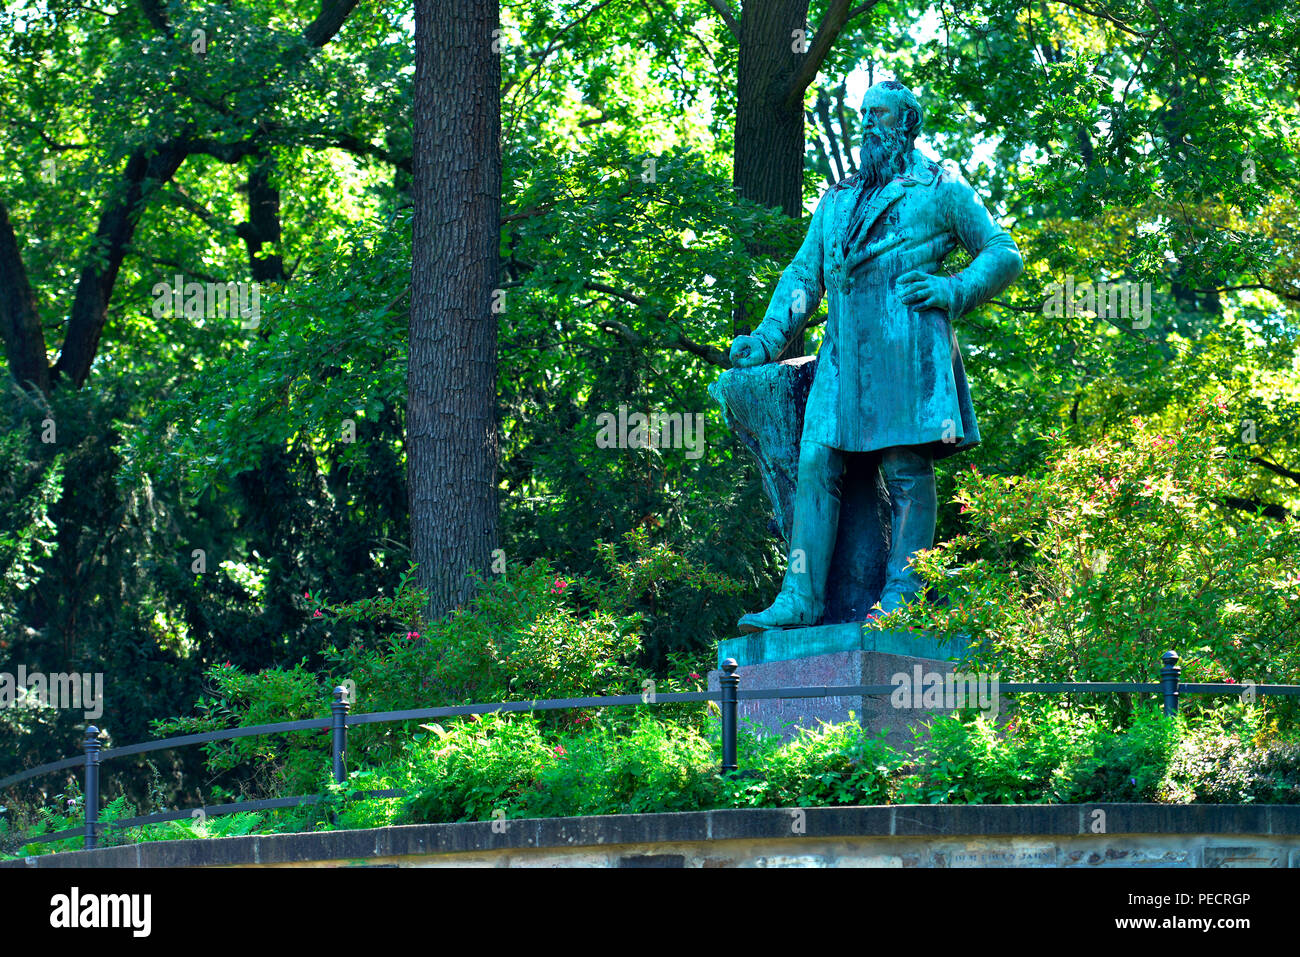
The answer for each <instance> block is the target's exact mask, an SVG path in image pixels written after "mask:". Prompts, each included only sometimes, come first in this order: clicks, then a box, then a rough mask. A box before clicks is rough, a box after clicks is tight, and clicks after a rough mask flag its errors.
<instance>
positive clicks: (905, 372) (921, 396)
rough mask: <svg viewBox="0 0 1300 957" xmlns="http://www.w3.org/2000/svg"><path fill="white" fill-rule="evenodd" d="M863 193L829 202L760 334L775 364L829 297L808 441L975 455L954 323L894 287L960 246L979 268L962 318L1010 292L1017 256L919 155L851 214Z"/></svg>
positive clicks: (958, 308)
mask: <svg viewBox="0 0 1300 957" xmlns="http://www.w3.org/2000/svg"><path fill="white" fill-rule="evenodd" d="M861 193H862V187H861V177H860V176H852V177H849V178H848V179H846V180H844V181H842V182H840V183H838V184H836V185H835V186H833V187H831V188H830V189H829V190H827V191H826V193H825V195H823V196H822V198H821V201H820V202H819V203H818V204H817V210H816V212H815V213H814V214H813V219H812V224H811V226H810V227H809V229H808V236H807V238H806V239H805V240H804V243H803V246H802V247H800V249H799V252H798V254H797V255H796V256H795V258H794V261H793V262H791V263H790V265H789V267H788V268H787V269H786V270H785V272H784V273H783V274H782V276H781V280H780V282H779V283H778V284H777V287H776V292H775V293H774V294H773V296H772V302H771V304H770V305H769V306H768V310H767V314H766V316H765V317H764V319H763V322H762V323H761V324H760V325H759V327H758V328H757V329H756V330H754V335H755V336H757V337H758V338H759V339H760V340H761V341H762V342H763V345H764V347H765V348H766V349H767V351H768V358H769V359H771V360H775V359H776V357H777V356H778V355H779V354H780V353H781V351H782V350H783V349H784V348H785V346H786V344H787V343H788V342H789V341H790V339H791V337H793V336H794V335H796V334H797V333H798V332H799V330H800V329H801V328H802V326H803V325H804V323H805V322H806V321H807V319H808V318H809V317H810V316H812V315H814V314H815V313H816V311H817V306H818V304H819V303H820V301H821V299H822V296H823V294H824V295H825V296H826V297H827V299H828V310H829V317H828V319H827V323H826V334H825V337H824V339H823V342H822V347H821V352H820V353H819V355H818V358H817V374H816V377H815V378H814V380H813V385H812V391H811V393H810V394H809V396H808V405H807V409H806V411H805V413H804V430H803V441H804V442H809V441H812V442H819V443H821V444H823V445H828V446H830V447H831V448H835V449H843V450H845V451H849V452H868V451H872V450H875V449H884V448H890V447H892V446H898V445H924V446H929V447H930V451H931V452H932V454H933V455H934V457H936V458H942V457H944V456H947V455H951V454H952V453H954V452H957V451H960V450H962V449H967V448H970V447H971V446H973V445H975V444H976V443H978V442H979V440H980V435H979V426H978V425H977V424H976V422H975V409H974V407H973V405H972V404H971V397H970V389H969V388H968V387H967V385H966V370H965V368H964V367H963V365H962V361H961V353H960V351H959V350H958V347H957V338H956V336H955V335H954V334H953V330H952V325H951V322H950V318H949V316H947V315H945V314H944V312H943V311H942V310H938V309H924V310H919V311H918V310H917V309H916V308H915V307H913V306H908V305H904V304H903V303H902V302H900V301H899V291H898V287H897V285H896V284H897V281H898V278H899V277H900V276H902V275H903V274H904V273H907V272H910V271H911V270H913V269H920V270H922V271H923V272H927V273H937V272H938V271H939V269H940V267H941V266H942V264H943V261H944V259H945V257H947V255H948V254H949V253H951V252H952V251H953V250H954V249H956V248H957V246H958V245H960V246H962V247H963V248H965V249H966V251H967V252H968V253H970V255H971V256H972V262H971V264H970V265H969V266H967V267H966V268H965V269H964V270H962V271H961V272H960V273H958V274H957V275H956V276H955V277H953V279H954V280H955V282H953V284H952V286H953V290H954V292H953V299H954V302H953V308H952V310H951V318H953V319H958V318H960V317H961V316H963V315H965V314H966V313H968V312H970V311H971V310H972V309H974V308H975V307H977V306H979V305H980V304H981V303H983V302H985V301H987V300H988V299H990V298H992V297H993V296H996V295H997V294H998V293H999V292H1001V291H1002V290H1003V289H1005V288H1006V287H1007V286H1008V285H1010V284H1011V282H1012V281H1013V280H1014V279H1015V278H1016V276H1018V275H1019V274H1020V271H1021V269H1022V268H1023V264H1022V262H1021V259H1020V253H1019V251H1018V250H1017V249H1016V244H1015V242H1014V241H1013V240H1012V238H1011V236H1010V235H1008V234H1007V232H1006V231H1005V230H1003V229H1001V228H1000V227H999V226H998V225H997V224H996V223H995V222H994V221H993V218H992V217H991V216H989V214H988V211H987V210H986V209H985V208H984V204H983V203H981V202H980V199H979V197H978V196H977V195H976V194H975V191H974V190H973V189H971V187H970V186H969V185H968V184H967V183H966V182H965V181H964V180H962V179H961V177H960V176H956V175H954V174H953V173H952V172H950V171H946V170H944V169H942V168H941V167H940V166H939V165H938V163H936V162H935V161H933V160H931V159H929V158H928V157H925V156H923V155H922V154H921V152H920V151H919V150H913V151H912V154H911V161H910V163H909V164H908V167H907V170H906V172H905V173H903V174H902V175H900V176H896V177H895V178H894V179H892V180H890V181H889V182H888V183H886V184H885V185H884V186H883V187H882V188H881V189H880V190H879V191H878V192H877V193H876V194H875V195H874V196H872V197H870V198H869V199H867V200H865V201H864V203H863V207H862V211H860V212H859V214H858V215H857V216H854V212H855V206H856V205H857V204H858V200H859V197H860V196H861ZM850 231H851V232H852V235H850ZM864 253H865V254H866V255H867V258H866V259H865V261H863V262H860V263H858V264H857V265H856V266H854V259H855V257H860V256H862V255H863V254H864Z"/></svg>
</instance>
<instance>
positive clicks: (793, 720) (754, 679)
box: [709, 651, 954, 750]
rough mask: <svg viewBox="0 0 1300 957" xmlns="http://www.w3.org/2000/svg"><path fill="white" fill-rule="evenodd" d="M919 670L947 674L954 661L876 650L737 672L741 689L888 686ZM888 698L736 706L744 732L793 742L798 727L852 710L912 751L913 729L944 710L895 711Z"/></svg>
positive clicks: (712, 677)
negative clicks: (895, 678) (885, 652)
mask: <svg viewBox="0 0 1300 957" xmlns="http://www.w3.org/2000/svg"><path fill="white" fill-rule="evenodd" d="M917 666H920V668H921V671H922V672H923V673H930V672H937V673H938V674H944V675H946V674H948V673H949V672H951V671H952V670H953V668H954V664H953V662H951V661H940V660H937V659H934V658H918V657H914V656H911V655H891V654H884V653H881V652H877V651H841V652H834V653H832V654H828V655H813V656H811V657H808V658H792V659H789V660H786V661H767V662H763V663H761V664H756V665H748V666H745V667H742V668H740V669H738V670H737V672H736V673H737V674H738V675H740V689H741V691H745V690H747V689H748V690H758V689H765V688H799V687H817V686H823V685H887V684H891V683H892V682H893V678H894V675H897V674H906V675H908V676H909V677H911V676H912V675H914V674H915V670H914V669H915V668H916V667H917ZM721 674H722V672H721V671H710V672H709V690H710V691H717V690H718V688H719V687H720V686H719V684H718V678H719V676H720V675H721ZM890 698H891V696H890V695H888V694H883V695H872V696H870V697H864V696H861V695H855V696H851V697H833V698H792V699H788V700H779V699H775V698H762V699H758V700H755V701H746V700H744V699H743V698H742V699H741V701H740V704H739V706H738V708H737V713H738V716H739V719H740V728H741V730H749V731H751V732H754V733H762V734H775V735H779V736H780V737H781V738H783V739H786V740H789V739H790V738H793V737H795V736H796V735H797V734H798V733H799V729H800V728H809V729H816V728H818V727H820V725H821V723H822V722H826V723H828V724H831V723H839V722H843V721H848V720H849V712H850V711H852V712H853V713H854V714H855V715H856V716H857V719H858V722H859V723H860V724H861V725H862V726H863V727H864V728H865V729H866V730H867V731H869V732H873V733H874V732H877V731H884V730H886V729H887V730H888V732H889V733H888V735H887V736H886V740H887V741H888V742H889V744H890V745H892V746H893V747H895V748H898V749H900V750H910V748H911V745H912V744H913V741H914V738H913V735H912V730H911V729H912V728H924V727H926V726H928V725H929V723H930V722H931V721H932V720H934V717H935V716H936V715H939V714H944V713H945V709H941V708H895V707H894V706H893V704H892V702H891V700H890Z"/></svg>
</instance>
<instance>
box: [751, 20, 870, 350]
mask: <svg viewBox="0 0 1300 957" xmlns="http://www.w3.org/2000/svg"><path fill="white" fill-rule="evenodd" d="M847 19H848V0H832V3H831V4H830V7H829V8H828V10H827V14H826V16H825V18H824V19H823V21H822V23H821V24H820V26H819V27H818V28H817V31H816V32H817V35H816V36H815V37H814V36H813V35H812V30H811V29H810V27H809V25H808V0H746V2H745V3H744V4H743V7H742V13H741V17H740V23H739V29H738V30H737V39H738V40H739V56H738V64H737V80H736V141H735V146H734V152H733V154H732V159H733V164H734V165H733V167H732V182H733V184H734V185H735V187H736V192H737V193H738V194H740V195H741V196H742V197H744V198H745V199H748V200H752V201H753V202H756V203H760V204H762V205H763V206H766V207H768V208H772V207H777V208H779V209H780V210H781V212H783V213H785V214H786V215H787V216H789V217H791V218H793V219H802V218H803V154H804V109H803V93H804V90H805V89H807V87H808V84H809V83H811V82H812V79H813V77H815V76H816V74H817V69H818V67H819V66H820V64H821V63H822V61H823V60H824V59H825V58H826V54H827V53H828V52H829V50H830V48H831V45H832V44H833V43H834V42H835V38H836V37H837V36H838V35H839V32H840V30H841V29H842V28H843V26H844V23H845V21H846V20H847ZM753 252H755V253H757V254H759V255H762V254H767V253H771V252H772V250H766V249H756V250H753ZM763 305H765V304H760V303H756V302H752V301H751V298H750V297H749V296H748V295H747V294H746V292H745V291H741V292H739V293H738V295H737V301H736V307H735V311H734V313H733V317H732V325H733V333H734V334H736V335H741V334H744V333H747V332H749V331H750V330H751V329H752V328H753V327H754V326H755V325H757V323H758V319H759V318H760V316H759V315H758V312H759V311H760V310H761V309H762V308H763ZM804 353H805V346H804V337H803V336H795V337H794V338H793V339H792V340H791V342H790V345H789V346H788V347H787V348H786V351H785V352H784V353H783V354H782V356H783V357H784V358H787V359H790V358H794V357H796V356H801V355H804Z"/></svg>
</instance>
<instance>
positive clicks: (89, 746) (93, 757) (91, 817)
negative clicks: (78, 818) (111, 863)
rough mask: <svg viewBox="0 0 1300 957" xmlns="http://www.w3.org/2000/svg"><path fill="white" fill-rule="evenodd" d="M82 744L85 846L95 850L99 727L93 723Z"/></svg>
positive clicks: (97, 818) (97, 819) (97, 822)
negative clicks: (83, 754)
mask: <svg viewBox="0 0 1300 957" xmlns="http://www.w3.org/2000/svg"><path fill="white" fill-rule="evenodd" d="M82 746H83V747H85V749H86V788H85V793H84V795H83V797H84V799H85V802H86V838H85V842H84V845H83V846H84V847H85V849H86V850H88V851H89V850H93V849H94V847H95V844H96V840H97V837H98V835H97V834H96V831H97V830H98V828H99V749H100V743H99V729H98V728H97V727H95V726H94V725H93V724H92V725H91V726H90V727H88V728H87V729H86V737H85V740H83V741H82Z"/></svg>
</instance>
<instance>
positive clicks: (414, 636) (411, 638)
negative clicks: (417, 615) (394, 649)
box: [406, 631, 420, 641]
mask: <svg viewBox="0 0 1300 957" xmlns="http://www.w3.org/2000/svg"><path fill="white" fill-rule="evenodd" d="M419 637H420V633H419V632H418V631H408V632H407V633H406V640H407V641H415V639H417V638H419Z"/></svg>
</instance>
